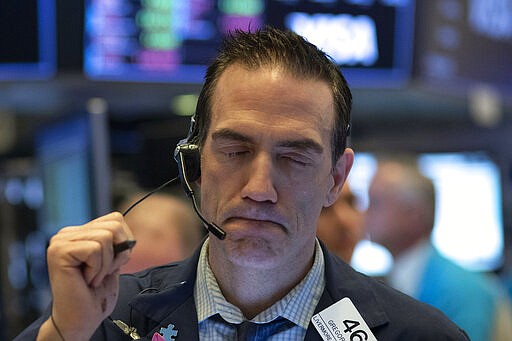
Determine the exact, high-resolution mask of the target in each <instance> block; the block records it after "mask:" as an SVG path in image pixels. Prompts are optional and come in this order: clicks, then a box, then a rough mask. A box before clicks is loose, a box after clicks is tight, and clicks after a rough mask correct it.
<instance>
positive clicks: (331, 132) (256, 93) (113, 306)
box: [20, 28, 466, 340]
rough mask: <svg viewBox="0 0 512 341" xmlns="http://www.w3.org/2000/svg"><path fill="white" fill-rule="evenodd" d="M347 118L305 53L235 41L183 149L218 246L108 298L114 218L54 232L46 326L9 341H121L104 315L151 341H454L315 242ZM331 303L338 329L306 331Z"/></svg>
mask: <svg viewBox="0 0 512 341" xmlns="http://www.w3.org/2000/svg"><path fill="white" fill-rule="evenodd" d="M350 107H351V95H350V91H349V89H348V87H347V85H346V82H345V80H344V78H343V76H342V75H341V73H340V72H339V70H338V69H337V67H336V65H334V64H333V63H332V62H331V60H330V59H329V58H327V57H326V56H325V54H324V53H323V52H321V51H320V50H318V49H317V48H316V47H315V46H314V45H312V44H309V43H307V42H306V41H305V40H304V39H302V38H301V37H300V36H298V35H296V34H293V33H291V32H283V31H280V30H276V29H273V28H267V29H265V30H261V31H257V32H255V33H244V32H235V33H234V34H233V35H232V36H231V37H230V38H229V39H228V40H227V41H226V42H225V43H224V45H223V47H222V50H221V52H220V54H219V56H218V57H217V59H216V60H215V61H214V62H213V64H212V65H211V66H210V67H209V68H208V70H207V74H206V77H205V85H204V87H203V90H202V92H201V94H200V98H199V101H198V106H197V112H196V119H197V124H196V125H195V129H193V130H192V136H191V137H190V139H189V140H190V141H193V142H196V143H197V144H198V145H199V147H200V150H201V177H200V178H199V179H198V180H197V184H198V185H199V186H200V189H201V208H202V212H203V214H204V216H205V218H206V219H207V220H208V221H211V222H213V223H215V224H217V225H219V226H221V227H222V229H223V230H224V231H225V232H226V234H227V235H226V237H225V239H224V240H221V239H219V238H217V237H215V236H213V235H210V237H209V238H208V239H207V240H206V242H205V243H204V244H203V245H202V247H201V248H200V250H198V252H196V253H195V254H194V256H193V257H192V258H190V259H188V260H186V261H185V262H183V263H178V264H173V265H169V266H168V267H159V268H156V269H152V270H148V271H147V272H143V273H142V274H139V275H137V276H122V278H121V288H120V289H119V290H118V289H117V285H118V280H119V277H118V275H117V272H118V270H119V268H120V266H121V265H122V264H123V263H124V262H126V261H127V259H128V257H129V253H128V252H122V253H121V254H119V255H118V256H117V257H115V258H114V255H113V251H112V249H113V248H112V244H116V243H120V242H123V241H125V240H126V239H130V238H131V237H132V235H131V232H130V231H129V228H128V226H127V225H126V224H125V222H124V220H123V218H122V216H121V215H120V214H119V213H112V214H109V215H106V216H104V217H101V218H98V219H97V220H95V221H92V222H90V223H88V224H85V225H84V226H81V227H68V228H65V229H64V230H62V231H61V232H59V233H58V234H57V235H56V236H55V237H54V238H53V239H52V241H51V243H50V246H49V249H48V264H49V271H50V278H51V282H52V291H53V305H52V308H51V315H50V312H49V313H48V314H47V315H45V316H43V317H42V318H41V319H40V320H39V321H37V322H36V324H35V325H34V326H32V327H31V328H29V330H27V332H26V334H24V335H22V336H21V337H20V339H33V338H35V337H36V335H37V337H38V340H56V339H58V338H59V335H60V337H61V338H64V339H65V340H85V339H88V338H90V337H91V336H92V339H93V340H126V339H127V337H126V335H123V333H122V332H121V331H120V330H119V328H117V326H116V325H115V324H114V323H112V321H111V320H110V319H109V318H108V317H109V315H110V317H111V319H113V320H122V321H123V322H125V323H126V324H127V325H128V326H130V327H134V328H136V329H137V332H138V334H139V335H141V336H142V337H146V338H149V339H151V338H152V339H153V340H160V339H161V337H162V336H161V335H164V337H165V338H166V339H167V340H170V339H177V340H180V339H181V340H198V339H199V340H236V339H237V337H238V338H239V339H250V340H254V339H256V338H258V339H269V338H271V337H272V338H273V339H274V340H282V339H286V340H301V339H306V340H321V339H322V336H321V335H320V334H319V333H318V332H317V330H316V327H315V325H316V326H318V327H319V328H320V330H322V333H324V332H326V330H327V328H331V329H332V328H337V329H336V330H335V331H334V332H336V333H345V335H347V334H350V335H355V336H354V337H352V339H357V337H359V338H361V337H363V335H366V336H367V337H370V334H371V333H373V334H374V335H375V336H376V337H377V338H378V339H381V340H396V339H399V338H403V339H408V340H411V339H430V340H441V339H444V340H447V339H453V340H465V339H466V337H465V334H464V333H463V332H462V331H461V330H460V329H459V328H458V327H457V326H455V325H454V324H452V323H451V322H450V321H449V320H448V319H447V318H446V317H445V316H444V315H442V314H440V313H439V312H438V311H437V310H434V309H432V308H430V307H428V306H426V305H423V304H422V303H419V302H417V301H415V300H412V299H410V298H409V297H407V296H405V295H403V294H400V293H398V292H396V291H395V290H392V289H390V288H388V287H386V286H384V285H383V284H381V283H379V282H377V281H373V280H371V279H368V278H367V277H365V276H362V275H360V274H358V273H356V272H355V271H353V270H352V269H351V268H350V267H349V266H348V265H346V264H345V263H344V262H342V261H341V260H340V259H339V258H337V257H334V256H332V255H331V254H330V253H329V252H328V251H327V250H326V249H325V248H323V247H322V246H321V245H320V243H319V242H318V241H317V239H316V223H317V219H318V216H319V215H320V211H321V209H322V207H324V206H329V205H331V204H333V203H334V201H335V200H336V199H337V197H338V194H339V192H340V190H341V187H342V185H343V183H344V181H345V179H346V177H347V175H348V172H349V170H350V168H351V165H352V162H353V158H354V156H353V151H352V150H351V149H350V148H345V143H346V137H347V132H348V127H349V122H350ZM343 298H346V299H345V300H344V301H342V302H341V306H342V310H343V311H350V314H349V315H347V314H345V313H343V311H340V312H339V313H338V314H336V315H337V316H339V317H340V318H341V319H342V321H333V320H329V322H330V325H327V324H325V325H322V327H320V325H321V321H320V320H321V319H320V318H318V317H317V318H315V321H316V322H311V321H312V316H313V314H316V313H318V312H320V311H323V310H324V309H326V308H328V307H330V306H332V305H333V304H334V303H336V302H338V301H340V300H341V299H343ZM349 300H350V301H349ZM336 307H338V306H336ZM356 310H357V311H359V313H360V315H361V317H358V316H356V315H357V314H356V313H355V311H356ZM349 317H350V318H349ZM247 320H251V321H252V322H253V323H248V322H246V321H247ZM271 321H272V322H274V323H272V324H270V325H267V324H265V322H271ZM242 322H243V323H242ZM366 325H367V326H368V327H369V328H366ZM333 326H334V327H333ZM337 326H339V327H337ZM322 328H323V329H322ZM370 328H371V330H370ZM159 331H160V333H159ZM246 332H248V333H252V334H253V336H244V335H245V333H246ZM157 334H158V335H157ZM254 334H256V336H254ZM159 335H160V336H159ZM322 335H324V334H322ZM174 336H176V337H174ZM327 336H328V337H330V335H329V334H327ZM123 337H124V338H123ZM347 337H348V336H347Z"/></svg>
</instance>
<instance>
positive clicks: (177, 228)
mask: <svg viewBox="0 0 512 341" xmlns="http://www.w3.org/2000/svg"><path fill="white" fill-rule="evenodd" d="M144 194H145V193H143V192H140V193H135V194H133V195H130V196H128V197H126V199H125V200H124V201H123V202H121V203H120V205H119V211H120V212H125V211H126V210H127V209H128V208H129V207H130V206H131V205H132V204H133V203H134V202H136V201H137V200H139V199H140V198H142V197H143V195H144ZM125 220H126V223H127V224H128V226H129V227H130V229H131V231H132V233H133V235H134V237H135V239H136V240H137V244H136V245H135V247H134V248H133V250H132V253H131V256H130V260H129V261H128V263H126V264H124V265H123V266H122V267H121V273H134V272H137V271H141V270H144V269H146V268H149V267H153V266H158V265H163V264H167V263H171V262H177V261H180V260H183V259H185V258H187V257H189V256H190V255H191V254H192V253H193V251H194V250H195V249H196V248H197V247H198V245H199V244H200V243H201V240H202V239H203V237H204V236H205V234H206V233H205V232H204V231H205V229H204V228H203V227H202V224H201V221H200V220H199V218H198V217H197V215H196V214H195V212H194V210H193V209H192V207H191V205H190V203H188V202H185V201H184V200H183V199H181V198H179V197H178V196H175V195H173V194H169V193H155V194H152V195H151V196H150V197H148V198H147V199H145V200H144V201H142V202H141V203H140V204H138V205H137V207H136V208H134V209H133V210H131V211H130V212H129V214H127V215H126V217H125Z"/></svg>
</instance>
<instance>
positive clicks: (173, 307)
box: [129, 252, 199, 340]
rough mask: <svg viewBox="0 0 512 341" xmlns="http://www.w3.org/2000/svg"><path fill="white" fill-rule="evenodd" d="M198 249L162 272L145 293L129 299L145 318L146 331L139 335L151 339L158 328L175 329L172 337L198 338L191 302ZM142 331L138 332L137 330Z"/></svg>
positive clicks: (194, 311)
mask: <svg viewBox="0 0 512 341" xmlns="http://www.w3.org/2000/svg"><path fill="white" fill-rule="evenodd" d="M198 259H199V252H196V253H195V254H194V256H192V258H190V259H188V260H186V261H184V262H182V263H180V264H178V265H176V266H175V267H173V268H170V269H167V270H165V271H163V272H162V278H156V281H158V282H159V283H161V285H162V286H161V287H160V288H158V287H157V288H155V290H152V291H151V292H148V293H143V294H139V295H137V296H135V297H134V298H133V299H132V300H131V301H130V303H129V305H130V307H131V308H132V309H133V310H135V311H137V312H138V313H139V314H140V315H142V316H143V318H144V319H145V322H144V323H143V324H144V325H146V326H147V329H146V330H147V331H148V332H147V333H144V335H140V336H141V337H142V338H144V336H145V337H146V338H147V339H149V340H151V338H152V337H153V334H154V333H155V332H158V331H159V330H160V328H167V327H170V329H172V330H174V331H177V335H176V336H175V340H198V339H199V335H198V329H197V326H198V323H197V312H196V307H195V302H194V285H195V279H196V270H197V262H198ZM141 334H142V333H141Z"/></svg>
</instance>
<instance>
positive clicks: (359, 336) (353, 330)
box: [311, 297, 377, 341]
mask: <svg viewBox="0 0 512 341" xmlns="http://www.w3.org/2000/svg"><path fill="white" fill-rule="evenodd" d="M311 321H312V322H313V324H314V325H315V328H316V330H318V332H319V333H320V335H321V336H322V338H323V339H324V341H377V339H376V338H375V336H374V335H373V333H372V332H371V330H370V328H369V327H368V325H367V324H366V322H365V321H364V320H363V317H362V316H361V314H359V311H357V309H356V307H355V306H354V303H352V301H351V300H350V298H348V297H345V298H343V299H341V300H340V301H338V302H336V303H334V304H333V305H331V306H330V307H328V308H326V309H324V310H322V311H321V312H319V313H318V314H316V315H313V317H312V318H311Z"/></svg>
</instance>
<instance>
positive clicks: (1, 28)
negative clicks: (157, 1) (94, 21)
mask: <svg viewBox="0 0 512 341" xmlns="http://www.w3.org/2000/svg"><path fill="white" fill-rule="evenodd" d="M55 26H56V25H55V3H54V0H24V1H11V0H0V32H2V34H0V81H10V80H23V79H47V78H49V77H51V76H53V74H54V73H55V70H56V64H57V63H56V55H57V51H56V27H55Z"/></svg>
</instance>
